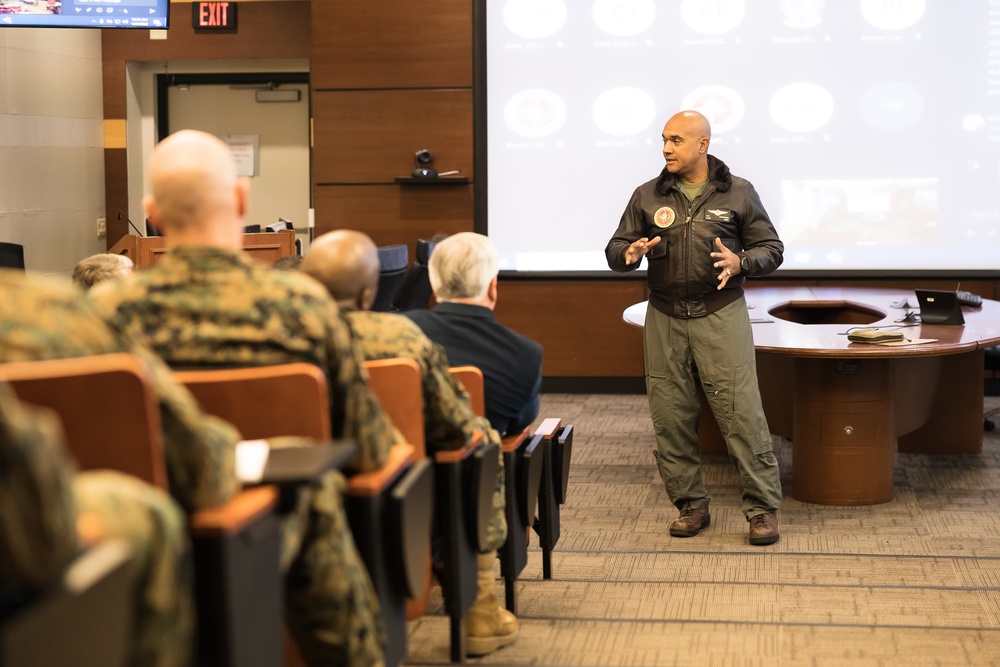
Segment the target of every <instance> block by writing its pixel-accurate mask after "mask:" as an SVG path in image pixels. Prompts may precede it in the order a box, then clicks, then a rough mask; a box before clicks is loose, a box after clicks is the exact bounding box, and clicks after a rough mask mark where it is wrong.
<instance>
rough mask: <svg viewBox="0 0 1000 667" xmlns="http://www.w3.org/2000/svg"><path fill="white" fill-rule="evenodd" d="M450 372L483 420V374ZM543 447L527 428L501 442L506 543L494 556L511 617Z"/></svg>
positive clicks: (460, 369) (535, 499)
mask: <svg viewBox="0 0 1000 667" xmlns="http://www.w3.org/2000/svg"><path fill="white" fill-rule="evenodd" d="M450 370H451V373H452V375H454V376H455V378H456V379H457V380H458V381H459V382H461V383H462V386H463V387H465V390H466V392H467V393H468V394H469V402H470V404H471V405H472V410H473V412H475V413H476V414H477V415H479V416H480V417H484V416H485V415H486V396H485V387H484V384H483V372H482V371H481V370H479V369H478V368H476V367H475V366H453V367H452V368H451V369H450ZM543 444H545V443H544V441H543V439H542V438H541V437H540V436H539V437H537V438H533V437H532V435H531V429H530V428H525V429H524V431H522V432H521V433H516V434H513V435H509V436H507V437H505V438H504V439H503V462H504V468H505V470H506V475H505V476H504V498H505V500H506V508H505V512H506V518H507V541H506V542H505V543H504V545H503V546H502V547H500V549H499V550H498V553H499V556H500V574H501V575H502V576H503V578H504V604H505V606H506V607H507V610H508V611H510V613H512V614H517V587H516V584H517V577H518V576H519V575H520V574H521V571H522V570H524V566H525V565H527V563H528V533H529V532H530V531H531V527H532V525H533V523H534V519H535V510H536V509H537V507H538V491H539V488H540V485H541V478H542V474H543V469H544V456H543V454H544V452H543V451H542V445H543Z"/></svg>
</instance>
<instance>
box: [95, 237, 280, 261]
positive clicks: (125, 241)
mask: <svg viewBox="0 0 1000 667" xmlns="http://www.w3.org/2000/svg"><path fill="white" fill-rule="evenodd" d="M243 250H245V251H246V252H247V253H249V254H250V255H251V256H252V257H253V258H254V259H258V260H260V261H262V262H264V263H266V264H273V263H274V262H275V261H276V260H278V259H280V258H282V257H285V256H286V255H291V254H292V253H294V252H295V232H293V231H292V230H290V229H284V230H282V231H279V232H268V233H266V234H244V235H243ZM108 252H109V253H113V254H118V255H125V256H126V257H128V258H129V259H131V260H132V263H133V264H134V265H135V268H136V269H144V268H146V267H149V266H153V265H155V264H156V263H157V262H158V261H159V259H160V256H161V255H162V254H163V253H165V252H167V240H166V239H165V238H164V237H162V236H137V235H135V234H126V235H125V236H123V237H121V238H120V239H118V242H117V243H115V244H114V245H113V246H111V249H110V250H108Z"/></svg>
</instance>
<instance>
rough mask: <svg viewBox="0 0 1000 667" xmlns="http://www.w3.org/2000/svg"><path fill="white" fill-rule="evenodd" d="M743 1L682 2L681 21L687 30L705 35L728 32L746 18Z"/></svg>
mask: <svg viewBox="0 0 1000 667" xmlns="http://www.w3.org/2000/svg"><path fill="white" fill-rule="evenodd" d="M746 13H747V7H746V3H745V2H744V0H684V2H683V3H682V4H681V19H683V21H684V23H686V24H687V26H688V27H689V28H691V29H692V30H695V31H697V32H700V33H702V34H705V35H721V34H722V33H724V32H729V31H730V30H732V29H733V28H735V27H736V26H738V25H739V24H740V23H742V22H743V17H744V16H746Z"/></svg>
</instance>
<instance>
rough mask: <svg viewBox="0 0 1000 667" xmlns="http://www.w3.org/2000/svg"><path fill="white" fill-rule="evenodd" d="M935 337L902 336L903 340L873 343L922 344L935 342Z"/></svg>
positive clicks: (896, 345)
mask: <svg viewBox="0 0 1000 667" xmlns="http://www.w3.org/2000/svg"><path fill="white" fill-rule="evenodd" d="M936 342H937V338H904V339H903V340H894V341H892V342H889V343H875V344H876V345H884V346H885V347H900V346H903V345H923V344H924V343H936Z"/></svg>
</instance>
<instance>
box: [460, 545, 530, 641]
mask: <svg viewBox="0 0 1000 667" xmlns="http://www.w3.org/2000/svg"><path fill="white" fill-rule="evenodd" d="M496 556H497V554H496V552H495V551H491V552H489V553H486V554H479V557H478V558H477V560H476V566H477V569H478V571H479V574H478V576H477V588H478V593H477V594H476V601H475V602H474V603H473V604H472V607H470V608H469V611H468V612H467V613H466V614H465V651H466V653H468V654H469V655H486V654H487V653H492V652H493V651H495V650H497V649H498V648H500V647H501V646H506V645H507V644H510V643H512V642H513V641H514V640H515V639H517V629H518V628H517V617H515V616H514V614H512V613H510V612H509V611H507V610H506V609H504V608H503V607H501V606H500V602H499V601H498V600H497V596H496V577H495V576H494V574H493V563H494V561H496Z"/></svg>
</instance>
